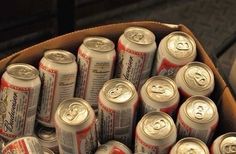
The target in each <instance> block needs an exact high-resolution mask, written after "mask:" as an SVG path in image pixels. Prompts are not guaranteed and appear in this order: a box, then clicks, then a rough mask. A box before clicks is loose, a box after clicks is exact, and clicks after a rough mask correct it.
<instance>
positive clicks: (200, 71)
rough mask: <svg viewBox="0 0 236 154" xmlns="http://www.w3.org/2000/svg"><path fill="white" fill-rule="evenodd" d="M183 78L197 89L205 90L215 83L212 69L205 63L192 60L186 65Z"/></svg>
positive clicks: (192, 87) (190, 86)
mask: <svg viewBox="0 0 236 154" xmlns="http://www.w3.org/2000/svg"><path fill="white" fill-rule="evenodd" d="M184 67H185V68H186V69H185V70H184V74H183V78H184V82H185V83H186V85H187V86H188V87H189V88H190V89H193V90H195V91H204V90H207V89H209V88H211V87H212V85H213V84H214V75H213V72H212V70H211V69H210V68H209V67H208V66H207V65H206V64H204V63H201V62H190V63H188V64H187V65H185V66H184Z"/></svg>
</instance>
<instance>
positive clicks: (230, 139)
mask: <svg viewBox="0 0 236 154" xmlns="http://www.w3.org/2000/svg"><path fill="white" fill-rule="evenodd" d="M221 139H222V140H221V142H220V145H219V148H220V151H221V153H222V154H227V153H231V152H232V153H235V152H236V149H235V147H236V132H229V133H226V134H224V135H222V136H221ZM229 149H231V150H232V151H230V152H229V151H228V150H229Z"/></svg>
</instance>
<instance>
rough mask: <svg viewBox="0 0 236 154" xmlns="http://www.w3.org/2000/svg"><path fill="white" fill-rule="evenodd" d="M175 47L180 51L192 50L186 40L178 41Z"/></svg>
mask: <svg viewBox="0 0 236 154" xmlns="http://www.w3.org/2000/svg"><path fill="white" fill-rule="evenodd" d="M175 46H176V49H178V50H189V49H190V45H189V43H188V42H186V41H185V40H177V41H176V42H175Z"/></svg>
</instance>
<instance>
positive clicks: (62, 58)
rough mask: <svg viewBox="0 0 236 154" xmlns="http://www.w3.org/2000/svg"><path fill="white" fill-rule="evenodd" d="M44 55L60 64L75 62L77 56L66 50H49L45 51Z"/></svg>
mask: <svg viewBox="0 0 236 154" xmlns="http://www.w3.org/2000/svg"><path fill="white" fill-rule="evenodd" d="M44 57H45V58H46V59H47V60H49V61H51V62H53V63H58V64H70V63H73V62H75V56H74V55H73V54H72V53H70V52H68V51H65V50H59V49H55V50H48V51H46V52H45V53H44Z"/></svg>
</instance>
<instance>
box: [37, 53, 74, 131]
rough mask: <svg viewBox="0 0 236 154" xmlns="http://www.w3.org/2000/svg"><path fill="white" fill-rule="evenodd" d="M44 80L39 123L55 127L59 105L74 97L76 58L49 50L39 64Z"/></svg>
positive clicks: (38, 114)
mask: <svg viewBox="0 0 236 154" xmlns="http://www.w3.org/2000/svg"><path fill="white" fill-rule="evenodd" d="M39 71H40V77H41V80H42V89H41V95H42V96H41V102H40V104H39V107H38V113H37V121H38V122H39V123H41V124H43V125H44V126H47V127H54V115H55V112H56V109H57V106H58V105H59V103H61V102H62V101H63V100H65V99H68V98H72V97H74V91H75V83H76V75H77V63H76V61H75V56H74V55H73V54H72V53H70V52H68V51H65V50H49V51H46V52H45V53H44V57H43V58H42V59H41V61H40V64H39Z"/></svg>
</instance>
